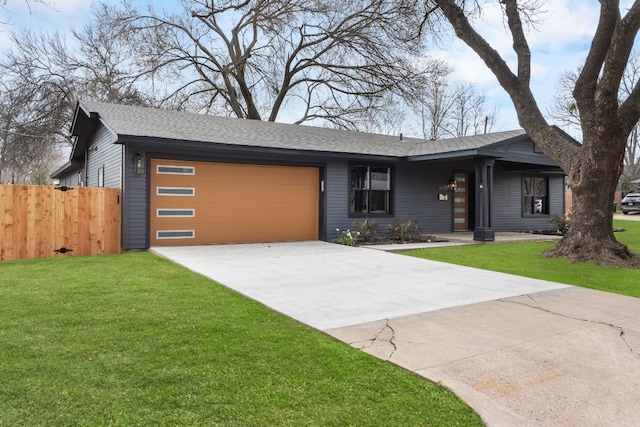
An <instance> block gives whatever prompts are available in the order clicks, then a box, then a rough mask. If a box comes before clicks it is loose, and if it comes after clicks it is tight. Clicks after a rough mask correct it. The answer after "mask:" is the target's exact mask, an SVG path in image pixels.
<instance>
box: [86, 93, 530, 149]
mask: <svg viewBox="0 0 640 427" xmlns="http://www.w3.org/2000/svg"><path fill="white" fill-rule="evenodd" d="M79 108H80V109H82V110H83V111H84V112H85V114H86V115H87V116H89V115H91V113H97V114H98V117H99V118H100V119H101V120H103V122H105V123H106V125H107V126H108V127H109V128H110V129H111V130H112V131H113V132H114V133H116V134H117V135H118V138H119V139H120V140H123V139H124V140H126V138H127V137H149V138H161V139H168V140H176V141H195V142H205V143H214V144H225V145H237V146H244V147H256V148H257V147H260V148H276V149H284V150H297V151H300V150H303V151H315V152H328V153H350V154H365V155H378V156H388V157H398V158H403V157H410V156H424V155H430V154H438V153H453V152H456V151H465V150H473V149H478V148H481V147H487V146H489V145H492V144H496V143H500V142H503V141H506V140H510V139H512V138H516V137H521V136H523V135H525V132H524V130H522V129H519V130H513V131H506V132H495V133H490V134H484V135H476V136H468V137H462V138H452V139H443V140H437V141H431V140H425V139H417V138H406V137H405V138H402V139H400V137H398V136H388V135H378V134H369V133H361V132H352V131H346V130H339V129H329V128H320V127H312V126H305V125H292V124H284V123H273V122H265V121H259V120H246V119H237V118H228V117H217V116H211V115H206V114H195V113H188V112H183V111H171V110H161V109H156V108H147V107H135V106H129V105H118V104H109V103H102V102H88V101H82V102H80V103H79Z"/></svg>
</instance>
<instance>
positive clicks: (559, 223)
mask: <svg viewBox="0 0 640 427" xmlns="http://www.w3.org/2000/svg"><path fill="white" fill-rule="evenodd" d="M551 221H553V222H554V223H555V225H556V228H557V229H558V232H559V233H560V234H562V235H563V236H564V235H565V234H567V231H569V227H571V211H569V212H567V213H565V214H564V215H553V216H552V217H551Z"/></svg>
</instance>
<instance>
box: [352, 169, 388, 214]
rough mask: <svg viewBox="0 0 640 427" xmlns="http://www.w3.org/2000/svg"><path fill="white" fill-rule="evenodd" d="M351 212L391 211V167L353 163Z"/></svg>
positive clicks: (386, 212) (373, 212) (384, 212)
mask: <svg viewBox="0 0 640 427" xmlns="http://www.w3.org/2000/svg"><path fill="white" fill-rule="evenodd" d="M350 183H351V186H350V192H349V213H351V214H390V213H391V168H390V167H388V166H373V165H356V164H354V165H351V170H350Z"/></svg>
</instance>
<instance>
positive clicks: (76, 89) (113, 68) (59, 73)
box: [0, 11, 153, 182]
mask: <svg viewBox="0 0 640 427" xmlns="http://www.w3.org/2000/svg"><path fill="white" fill-rule="evenodd" d="M100 13H101V11H98V12H97V13H96V15H95V16H94V18H95V19H94V21H93V22H92V23H91V24H90V25H88V26H86V27H84V28H83V29H81V30H77V31H74V32H73V33H72V38H71V40H67V39H66V38H65V37H63V36H62V35H61V34H60V33H57V32H54V33H51V34H47V33H40V32H34V31H23V32H21V33H18V34H14V36H13V47H12V49H10V50H9V51H8V52H6V55H5V57H4V58H3V59H2V60H1V61H0V129H2V130H1V131H0V182H8V181H13V182H31V181H34V180H35V181H36V182H41V181H42V178H41V177H42V175H43V170H45V169H47V170H49V171H50V170H51V169H52V168H53V167H55V162H56V160H57V161H58V163H60V160H59V152H60V147H61V146H68V144H69V142H70V141H69V139H68V132H69V130H68V127H69V123H70V122H71V120H72V115H73V111H74V107H75V102H76V100H77V99H92V100H100V101H109V102H119V103H124V104H134V105H149V104H152V103H153V98H152V96H151V95H149V94H148V93H147V90H148V91H153V86H151V85H147V84H146V82H143V80H144V78H145V76H140V75H138V74H133V73H132V72H131V70H132V69H133V67H130V64H129V58H130V57H131V52H127V51H126V50H124V49H123V48H121V43H120V42H119V39H118V37H119V35H118V34H117V33H115V32H114V31H113V27H112V26H111V23H110V22H108V21H106V20H104V16H103V15H101V14H100ZM69 44H70V45H71V47H70V46H69ZM143 87H144V88H145V89H144V90H143V89H141V88H143ZM34 173H35V175H34ZM14 177H15V179H14ZM34 177H35V178H34Z"/></svg>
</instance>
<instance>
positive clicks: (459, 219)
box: [453, 173, 469, 231]
mask: <svg viewBox="0 0 640 427" xmlns="http://www.w3.org/2000/svg"><path fill="white" fill-rule="evenodd" d="M454 179H455V181H456V183H457V184H458V185H457V187H456V188H455V189H454V191H453V231H468V230H469V174H467V173H456V174H455V178H454Z"/></svg>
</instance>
